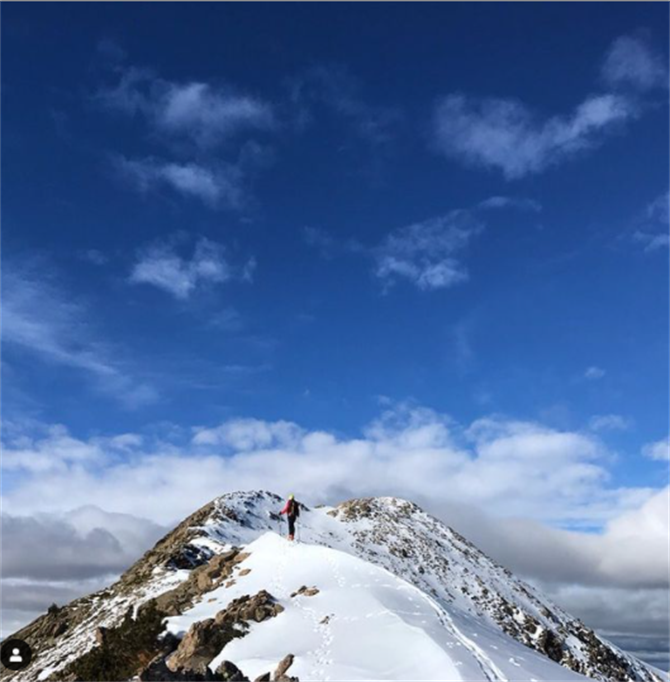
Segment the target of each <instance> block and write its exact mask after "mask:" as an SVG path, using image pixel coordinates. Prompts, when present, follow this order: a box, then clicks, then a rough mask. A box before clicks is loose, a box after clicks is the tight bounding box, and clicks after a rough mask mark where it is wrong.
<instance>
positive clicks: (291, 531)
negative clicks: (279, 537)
mask: <svg viewBox="0 0 670 682" xmlns="http://www.w3.org/2000/svg"><path fill="white" fill-rule="evenodd" d="M279 513H280V514H286V518H287V519H288V539H289V540H293V539H294V537H295V521H296V519H297V518H298V517H299V516H300V505H299V504H298V502H296V499H295V495H294V494H293V493H291V494H290V495H289V496H288V500H286V505H285V506H284V508H283V509H282V510H281V511H280V512H279Z"/></svg>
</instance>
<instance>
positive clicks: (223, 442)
mask: <svg viewBox="0 0 670 682" xmlns="http://www.w3.org/2000/svg"><path fill="white" fill-rule="evenodd" d="M302 435H303V431H302V429H300V428H299V427H298V426H297V425H296V424H292V423H291V422H286V421H278V422H265V421H262V420H260V419H236V420H232V421H229V422H226V423H224V424H221V426H217V427H215V428H213V429H206V428H198V429H196V430H195V435H194V436H193V443H194V444H195V445H220V446H223V447H225V448H230V449H232V450H237V451H239V452H243V451H248V450H258V449H261V448H269V447H291V446H299V444H300V438H301V436H302Z"/></svg>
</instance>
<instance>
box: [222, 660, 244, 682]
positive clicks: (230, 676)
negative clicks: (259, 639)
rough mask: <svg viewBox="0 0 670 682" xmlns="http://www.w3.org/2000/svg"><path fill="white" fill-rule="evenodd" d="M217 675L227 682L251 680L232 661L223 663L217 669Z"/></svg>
mask: <svg viewBox="0 0 670 682" xmlns="http://www.w3.org/2000/svg"><path fill="white" fill-rule="evenodd" d="M216 674H217V675H220V677H221V679H222V680H225V681H226V682H249V678H248V677H245V676H244V674H243V673H242V671H241V670H240V669H239V668H238V667H237V666H236V665H235V664H234V663H231V662H230V661H223V662H222V663H221V664H220V665H219V667H218V668H217V669H216Z"/></svg>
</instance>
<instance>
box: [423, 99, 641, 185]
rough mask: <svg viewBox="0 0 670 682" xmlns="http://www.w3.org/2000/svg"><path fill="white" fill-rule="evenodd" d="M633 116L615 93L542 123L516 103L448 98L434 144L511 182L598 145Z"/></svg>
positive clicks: (438, 111) (440, 112)
mask: <svg viewBox="0 0 670 682" xmlns="http://www.w3.org/2000/svg"><path fill="white" fill-rule="evenodd" d="M635 114H636V111H635V108H634V106H633V105H632V103H631V102H630V101H629V100H627V99H626V98H624V97H622V96H619V95H614V94H605V95H596V96H591V97H589V98H587V99H586V100H584V102H582V103H581V104H580V105H579V106H578V107H577V108H576V109H575V111H574V112H573V113H572V114H570V115H568V116H552V117H549V118H547V119H545V120H540V119H539V118H538V117H537V116H536V115H535V114H533V113H532V112H531V111H530V110H529V109H528V107H526V106H525V105H524V104H522V103H521V102H519V101H517V100H513V99H480V98H475V97H467V96H465V95H449V96H447V97H444V98H443V99H441V100H440V101H439V103H438V105H437V107H436V109H435V114H434V121H433V124H434V125H433V141H434V145H435V148H436V150H437V151H438V152H440V153H442V154H444V155H445V156H448V157H452V158H456V159H459V160H462V161H464V162H465V163H466V164H468V165H471V166H476V167H482V168H493V169H498V170H501V171H502V172H503V174H504V175H505V177H506V178H507V179H510V180H512V179H518V178H521V177H523V176H525V175H531V174H534V173H539V172H541V171H543V170H545V169H546V168H548V167H550V166H553V165H556V164H557V163H559V162H561V161H564V160H567V159H569V158H571V157H574V156H576V155H577V154H579V153H581V152H583V151H585V150H587V149H589V148H592V147H594V146H596V145H598V144H599V143H600V142H601V140H602V138H603V136H604V134H605V133H608V132H610V131H611V130H612V129H614V128H615V127H616V126H617V125H618V124H621V123H622V122H624V121H626V120H628V119H630V118H632V117H633V116H635Z"/></svg>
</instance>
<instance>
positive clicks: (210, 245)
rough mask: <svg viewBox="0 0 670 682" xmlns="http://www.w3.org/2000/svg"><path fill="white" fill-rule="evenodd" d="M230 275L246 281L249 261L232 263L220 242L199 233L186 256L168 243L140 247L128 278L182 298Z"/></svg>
mask: <svg viewBox="0 0 670 682" xmlns="http://www.w3.org/2000/svg"><path fill="white" fill-rule="evenodd" d="M234 278H237V279H241V280H242V281H247V282H248V281H250V279H251V275H250V268H249V262H247V263H246V264H245V265H244V266H243V267H242V268H241V269H240V268H238V267H236V266H234V265H232V264H231V263H230V261H229V259H228V256H227V253H226V249H225V248H224V247H223V245H221V244H218V243H216V242H213V241H211V240H209V239H205V238H202V237H201V238H200V239H199V240H198V241H197V242H196V244H195V247H194V250H193V255H192V256H191V258H190V259H187V258H184V257H182V256H180V255H179V254H178V253H177V251H176V249H175V245H174V244H171V243H157V244H154V245H152V246H150V247H149V248H147V249H144V250H142V251H141V252H140V255H139V257H138V260H137V262H136V263H135V264H134V266H133V270H132V272H131V274H130V278H129V279H130V281H131V282H133V283H135V284H151V285H153V286H155V287H158V288H159V289H163V290H164V291H167V292H168V293H170V294H172V295H173V296H174V297H175V298H177V299H179V300H186V299H188V298H189V297H190V296H191V295H192V294H193V293H194V292H195V291H196V289H199V288H202V287H203V286H206V285H207V284H222V283H223V282H227V281H229V280H231V279H234Z"/></svg>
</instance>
